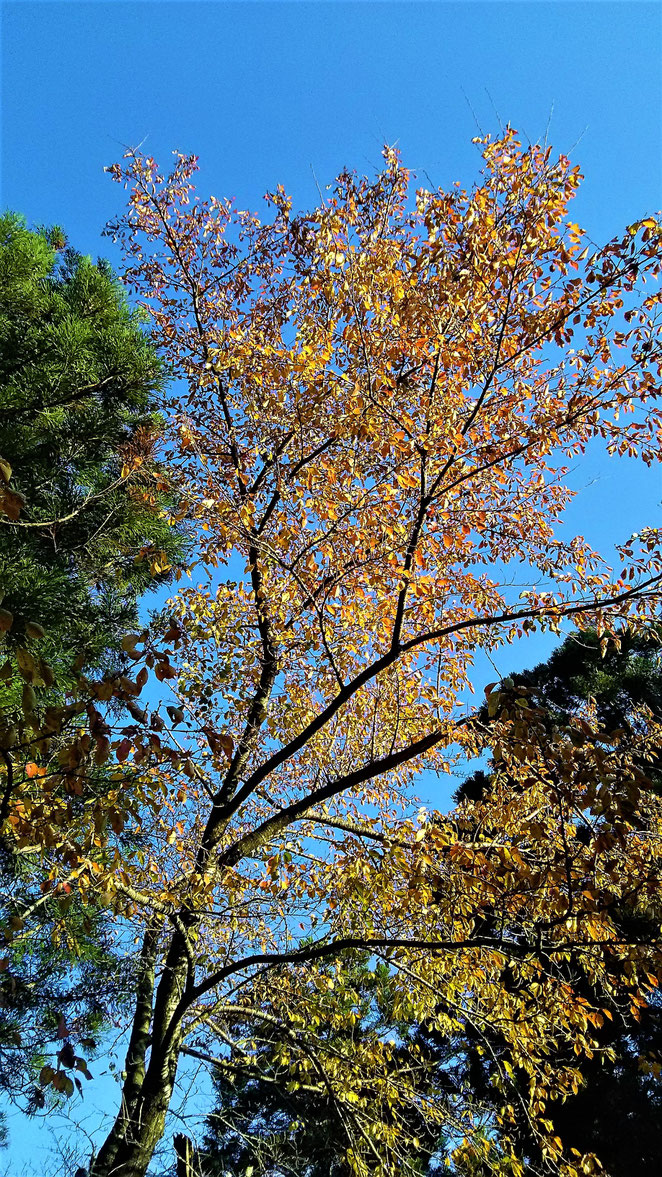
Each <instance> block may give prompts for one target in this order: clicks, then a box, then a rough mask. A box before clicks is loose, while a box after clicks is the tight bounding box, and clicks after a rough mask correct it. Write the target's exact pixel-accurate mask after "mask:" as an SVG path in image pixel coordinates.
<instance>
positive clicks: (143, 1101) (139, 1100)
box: [90, 927, 188, 1177]
mask: <svg viewBox="0 0 662 1177" xmlns="http://www.w3.org/2000/svg"><path fill="white" fill-rule="evenodd" d="M184 939H185V932H181V931H176V932H175V933H174V934H173V936H172V938H171V941H170V945H169V950H168V954H167V957H166V961H165V967H164V970H163V974H162V976H161V980H160V981H159V984H158V986H157V987H156V991H155V973H154V962H155V956H156V950H157V943H158V928H156V927H151V928H150V929H148V931H147V932H146V934H145V938H144V940H143V947H142V952H141V962H140V967H139V975H138V985H137V993H136V1009H135V1015H134V1020H133V1028H132V1031H131V1038H130V1041H129V1048H128V1051H127V1056H126V1078H125V1081H124V1086H123V1088H122V1102H121V1106H120V1110H119V1112H118V1114H117V1117H116V1119H115V1123H114V1124H113V1127H112V1129H111V1131H110V1132H109V1134H108V1136H107V1138H106V1140H105V1141H104V1143H103V1145H102V1147H101V1149H100V1151H99V1154H98V1156H97V1157H96V1159H95V1160H94V1161H93V1163H92V1166H91V1168H90V1177H145V1174H146V1173H147V1169H148V1167H149V1164H150V1161H151V1159H152V1157H153V1155H154V1150H155V1148H156V1146H157V1144H158V1143H159V1140H160V1139H161V1137H162V1136H163V1130H164V1128H165V1122H166V1116H167V1114H168V1108H169V1106H170V1100H171V1098H172V1092H173V1088H174V1085H175V1077H176V1074H177V1063H178V1061H179V1051H180V1046H181V1025H180V1019H181V1009H180V999H181V997H182V993H183V991H184V988H185V984H186V977H187V969H188V964H187V958H186V955H185V952H184V950H183V943H182V941H183V940H184ZM178 1011H179V1012H178ZM148 1050H149V1064H147V1062H146V1056H147V1051H148Z"/></svg>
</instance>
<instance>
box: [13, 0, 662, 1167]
mask: <svg viewBox="0 0 662 1177" xmlns="http://www.w3.org/2000/svg"><path fill="white" fill-rule="evenodd" d="M661 61H662V5H660V4H659V3H638V2H637V0H628V2H626V3H610V2H608V0H604V2H603V0H593V2H592V3H581V2H574V0H556V2H555V3H545V2H540V3H538V2H536V0H522V2H519V3H503V2H501V0H492V2H476V3H473V2H471V0H464V2H463V3H443V2H441V0H429V2H427V3H413V2H402V3H381V2H379V0H374V2H373V0H363V2H358V0H357V2H354V3H341V2H335V0H326V2H323V0H319V2H305V0H302V2H298V3H288V2H280V0H265V2H253V0H246V2H236V3H222V2H218V3H213V2H207V3H200V2H198V0H177V2H172V3H170V2H167V0H140V2H135V3H123V2H114V0H113V2H103V0H101V2H95V3H92V2H88V0H69V3H66V4H63V3H58V2H52V3H51V2H48V0H44V2H42V3H31V2H30V0H20V2H8V3H7V2H6V3H4V4H3V5H2V89H3V93H2V151H1V160H0V162H1V166H2V180H1V185H2V186H1V191H0V203H1V204H2V205H3V206H4V207H8V208H13V209H16V210H19V211H21V212H23V213H25V215H26V216H27V217H28V219H29V220H30V221H32V222H46V223H58V224H61V225H62V226H63V227H64V228H65V229H66V231H67V233H68V235H69V238H70V241H71V243H72V244H73V245H74V246H76V247H77V248H79V249H81V250H82V251H84V252H89V253H91V254H93V255H97V254H99V253H104V254H106V255H107V256H110V258H111V260H117V259H116V258H114V255H113V251H112V247H111V245H110V243H109V242H108V241H105V240H102V238H101V235H100V234H101V229H102V227H103V225H104V223H105V221H106V220H107V219H108V218H109V217H111V216H113V215H115V214H116V213H117V212H118V210H119V208H120V207H121V202H122V193H121V190H120V189H119V188H118V187H117V185H114V184H112V183H111V182H110V180H109V178H108V176H107V175H105V174H104V172H103V167H104V165H107V164H110V163H111V162H113V161H114V160H115V159H117V158H118V157H119V156H120V155H121V154H122V150H123V145H129V144H130V145H136V144H138V143H141V142H144V146H145V149H146V150H148V151H149V152H150V154H153V155H155V156H156V157H157V159H160V160H162V161H167V156H168V153H169V152H170V151H171V150H173V149H177V150H182V151H192V152H195V153H197V154H198V155H199V156H200V164H201V173H200V179H199V184H200V188H201V190H202V191H203V192H204V193H205V194H207V193H208V192H214V193H215V194H216V195H217V196H225V195H233V196H235V197H236V199H237V201H238V203H239V204H240V206H243V207H247V206H249V207H251V206H252V207H255V206H258V207H259V202H260V198H261V195H262V193H263V192H264V191H265V190H266V189H267V188H273V187H274V186H275V185H276V184H277V183H282V184H283V185H284V186H285V188H286V189H287V190H288V191H289V192H291V193H292V194H293V196H294V200H295V204H297V205H306V204H311V203H313V202H314V201H315V200H316V195H317V193H316V179H317V181H318V182H319V183H320V185H322V186H323V185H324V184H326V183H327V182H329V180H331V179H332V178H333V176H334V175H335V174H336V173H337V172H338V171H339V170H340V169H341V168H342V167H344V166H349V167H353V168H357V169H359V170H368V171H370V170H371V168H372V167H373V165H375V164H376V163H378V161H379V152H380V148H381V145H382V144H383V143H384V142H388V143H397V144H398V145H399V146H400V148H401V150H402V152H403V155H404V159H405V162H406V164H407V165H408V166H410V167H412V168H414V169H415V170H417V171H418V173H419V175H420V176H421V180H422V182H423V183H424V184H425V185H426V186H430V182H431V183H432V184H435V185H437V184H438V185H443V186H449V185H450V184H452V182H453V181H454V180H456V179H460V180H461V181H462V182H463V183H467V184H468V183H470V182H471V180H472V179H473V178H474V176H475V174H476V170H477V165H478V159H477V153H476V148H475V147H473V146H472V144H471V138H472V136H474V135H476V134H478V133H479V129H482V130H485V131H488V130H490V131H496V130H498V125H499V118H500V119H501V120H502V121H503V122H504V123H505V122H510V123H512V124H513V125H515V126H516V127H517V128H518V129H519V130H520V131H522V132H523V133H524V134H525V135H527V136H529V137H530V138H531V139H536V138H540V137H542V136H544V134H545V130H546V128H547V126H548V124H549V130H548V138H549V141H550V142H551V143H552V145H553V146H554V148H555V149H558V150H560V151H564V152H570V153H571V154H572V156H573V158H574V160H575V161H576V162H578V163H579V164H580V165H581V167H582V170H583V172H584V173H585V176H586V180H585V183H584V186H583V189H582V192H581V195H580V196H579V198H578V199H577V201H576V202H575V205H574V211H573V219H575V220H577V221H579V222H580V223H581V224H583V225H584V226H585V227H586V228H587V229H588V230H589V232H590V234H591V236H592V237H593V238H594V239H595V240H598V241H599V240H601V239H603V238H606V237H608V236H610V235H611V234H612V233H615V232H617V231H619V230H620V229H621V228H622V226H623V225H625V224H627V223H628V222H631V221H633V220H634V219H635V218H637V217H639V216H644V215H646V214H647V213H650V212H651V211H655V210H658V209H659V208H660V206H661V205H662V182H661V181H662V176H661V168H662V70H661V65H660V63H661ZM574 481H575V484H576V485H577V487H578V488H581V489H582V493H581V495H580V496H579V498H578V500H577V502H576V504H575V505H574V506H573V508H572V512H571V521H572V525H573V527H574V528H575V529H576V530H578V531H581V532H583V533H584V534H585V535H586V536H587V537H588V538H589V539H590V540H592V541H593V542H594V543H596V544H597V545H598V546H600V547H601V548H602V549H606V550H607V551H608V550H609V548H610V547H611V545H612V544H613V542H615V541H617V540H619V539H622V538H624V537H625V535H626V534H629V533H630V532H631V531H632V530H635V529H639V527H640V526H641V525H643V524H644V523H647V522H648V523H654V522H657V521H658V520H659V511H658V510H657V506H658V503H659V500H660V499H661V498H662V486H661V485H660V477H659V473H658V472H657V471H647V470H646V469H645V468H644V467H640V466H638V465H636V464H635V463H632V462H623V461H619V462H615V461H612V462H606V461H605V460H604V458H599V457H597V456H596V455H594V454H593V453H591V455H590V456H589V457H587V458H586V459H584V460H583V461H582V462H581V463H579V465H578V468H577V470H576V472H575V475H574ZM546 648H547V647H546V645H545V643H541V642H538V643H537V644H534V645H529V646H527V647H525V648H518V649H511V650H509V651H508V652H507V653H506V654H505V655H504V657H503V659H502V660H501V661H500V665H499V669H500V670H501V671H502V672H503V673H505V672H506V671H507V670H508V669H510V668H511V667H512V666H518V665H519V666H521V665H523V664H530V663H531V662H534V661H536V660H537V659H538V658H539V657H541V656H542V654H543V653H544V652H545V650H546ZM488 673H489V672H488ZM489 676H490V677H493V675H492V674H491V673H490V675H489ZM97 1069H98V1068H97ZM88 1098H89V1097H88ZM44 1144H45V1138H44V1137H43V1135H42V1134H41V1133H38V1132H36V1131H35V1132H34V1134H33V1135H32V1136H31V1139H28V1136H27V1135H26V1134H25V1132H24V1130H23V1128H21V1129H20V1130H19V1131H17V1132H16V1133H15V1135H14V1146H13V1149H12V1153H11V1156H7V1157H6V1160H5V1159H3V1158H2V1157H0V1174H3V1173H4V1172H5V1171H6V1172H7V1173H9V1172H11V1173H12V1174H19V1173H20V1172H21V1169H22V1166H23V1165H24V1164H25V1165H26V1166H27V1168H26V1172H29V1173H30V1174H32V1173H37V1172H39V1173H43V1172H44V1162H45V1159H46V1154H45V1152H44V1151H42V1150H43V1147H44Z"/></svg>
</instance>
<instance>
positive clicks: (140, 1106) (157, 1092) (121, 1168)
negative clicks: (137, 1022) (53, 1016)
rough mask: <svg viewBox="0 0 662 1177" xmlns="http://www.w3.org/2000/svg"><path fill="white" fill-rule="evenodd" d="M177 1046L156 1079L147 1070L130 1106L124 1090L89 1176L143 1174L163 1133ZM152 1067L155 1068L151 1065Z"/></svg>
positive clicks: (135, 1175) (112, 1176) (135, 1176)
mask: <svg viewBox="0 0 662 1177" xmlns="http://www.w3.org/2000/svg"><path fill="white" fill-rule="evenodd" d="M178 1056H179V1050H178V1048H175V1050H174V1051H172V1053H171V1054H170V1055H169V1057H168V1059H167V1061H166V1064H165V1067H159V1068H158V1069H159V1070H160V1072H161V1074H160V1081H157V1082H156V1083H155V1082H154V1079H155V1078H157V1079H158V1078H159V1077H158V1076H155V1075H154V1073H153V1074H152V1075H150V1070H152V1066H151V1064H150V1068H149V1069H148V1072H147V1075H146V1076H145V1081H144V1083H143V1087H142V1090H141V1092H140V1095H139V1096H138V1098H137V1099H136V1100H135V1103H134V1105H133V1107H132V1108H129V1107H127V1105H126V1100H125V1097H124V1093H123V1095H122V1108H121V1110H120V1112H119V1114H118V1116H117V1119H116V1120H115V1123H114V1125H113V1127H112V1129H111V1131H110V1133H109V1134H108V1136H107V1138H106V1140H105V1141H104V1144H103V1145H102V1147H101V1150H100V1152H99V1155H98V1156H97V1158H96V1160H95V1161H94V1163H93V1165H92V1167H91V1169H90V1177H145V1174H146V1173H147V1169H148V1167H149V1164H150V1162H151V1160H152V1157H153V1155H154V1150H155V1148H156V1146H157V1144H158V1143H159V1141H160V1139H161V1137H162V1136H163V1131H164V1128H165V1122H166V1116H167V1114H168V1108H169V1106H170V1100H171V1097H172V1091H173V1087H174V1082H175V1074H176V1071H177V1060H178ZM155 1070H156V1068H155Z"/></svg>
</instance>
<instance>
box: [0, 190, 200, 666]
mask: <svg viewBox="0 0 662 1177" xmlns="http://www.w3.org/2000/svg"><path fill="white" fill-rule="evenodd" d="M0 338H1V339H2V350H1V353H0V455H3V458H2V467H1V470H0V472H1V474H2V480H1V485H2V490H1V492H0V582H1V583H2V591H3V607H4V609H5V610H6V611H7V612H9V613H10V614H11V615H12V616H13V623H12V626H11V637H10V639H9V640H13V641H15V642H16V643H17V644H21V643H24V641H25V639H26V630H25V626H26V625H30V624H32V625H33V626H34V625H35V624H37V625H38V626H39V627H40V628H41V629H43V630H44V631H45V637H44V639H43V642H44V644H43V646H42V647H41V648H42V651H43V653H44V657H46V658H50V660H51V662H52V664H53V667H54V670H56V671H59V672H60V678H61V674H62V672H63V671H64V668H65V667H67V666H68V665H69V664H70V663H71V662H73V661H74V659H75V658H76V657H77V656H78V655H80V654H81V653H82V654H84V655H85V660H86V663H87V664H90V665H99V664H105V665H113V664H114V663H113V659H116V654H115V651H117V650H119V646H120V640H121V638H122V636H123V635H124V634H125V633H126V632H127V630H129V629H131V628H134V627H135V626H136V624H137V622H138V601H139V599H140V598H141V596H142V595H143V594H144V593H145V592H146V591H147V590H148V589H152V588H154V587H155V586H156V585H157V584H158V583H160V582H163V581H167V580H169V579H170V578H171V568H172V565H173V563H175V564H177V563H180V564H181V557H182V536H181V534H179V535H178V534H177V532H176V531H175V530H174V529H173V527H172V526H171V520H170V519H169V518H168V513H167V509H166V508H167V507H168V506H170V507H172V506H173V503H172V500H170V501H169V499H168V492H167V486H166V483H165V481H164V473H163V470H162V469H160V468H159V466H158V464H157V463H156V462H155V461H154V447H155V444H156V442H157V439H158V435H159V429H160V423H159V415H158V407H159V403H160V401H161V400H162V394H163V387H164V378H165V369H164V366H163V364H162V362H161V361H160V360H159V359H158V357H157V355H156V353H155V351H154V348H153V346H152V345H151V343H150V342H149V340H148V338H147V337H146V335H145V333H144V331H143V330H142V328H141V320H140V317H139V315H138V314H137V313H136V312H135V311H131V310H130V308H129V306H128V303H127V301H126V296H125V294H124V292H123V290H122V288H121V286H120V285H119V283H118V281H117V279H116V278H115V277H114V276H113V274H112V272H111V270H110V268H109V267H108V265H107V263H105V262H103V261H99V262H98V263H97V264H94V263H93V262H92V261H91V260H90V258H86V257H82V256H80V255H79V254H77V253H75V252H74V251H73V250H71V249H68V248H65V243H64V238H63V235H62V233H61V230H58V229H54V230H50V231H45V230H44V231H32V230H30V229H28V228H27V227H26V225H25V222H24V221H23V220H22V219H21V218H20V217H18V216H16V215H15V214H12V213H7V214H5V215H4V216H3V217H2V218H0ZM27 639H28V641H29V639H30V632H29V631H28V633H27ZM109 660H110V661H109Z"/></svg>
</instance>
